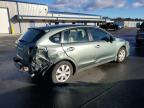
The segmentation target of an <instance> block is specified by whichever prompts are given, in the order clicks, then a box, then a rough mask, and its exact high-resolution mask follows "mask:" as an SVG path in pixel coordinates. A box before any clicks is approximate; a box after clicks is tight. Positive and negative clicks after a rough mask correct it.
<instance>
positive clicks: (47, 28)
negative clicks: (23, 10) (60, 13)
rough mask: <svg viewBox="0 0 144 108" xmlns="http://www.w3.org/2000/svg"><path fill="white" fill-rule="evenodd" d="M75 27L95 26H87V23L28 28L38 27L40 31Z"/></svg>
mask: <svg viewBox="0 0 144 108" xmlns="http://www.w3.org/2000/svg"><path fill="white" fill-rule="evenodd" d="M75 27H95V26H87V25H72V24H71V25H50V26H47V27H35V28H29V29H38V30H42V31H45V32H46V31H49V30H52V29H68V28H75ZM95 28H97V27H95Z"/></svg>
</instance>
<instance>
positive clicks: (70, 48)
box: [67, 47, 75, 51]
mask: <svg viewBox="0 0 144 108" xmlns="http://www.w3.org/2000/svg"><path fill="white" fill-rule="evenodd" d="M74 50H75V48H74V47H69V48H67V51H74Z"/></svg>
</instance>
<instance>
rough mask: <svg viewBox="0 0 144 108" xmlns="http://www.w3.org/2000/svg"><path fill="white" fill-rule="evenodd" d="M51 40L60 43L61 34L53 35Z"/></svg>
mask: <svg viewBox="0 0 144 108" xmlns="http://www.w3.org/2000/svg"><path fill="white" fill-rule="evenodd" d="M50 40H51V41H52V42H54V43H60V42H61V34H60V33H57V34H55V35H53V36H52V37H50Z"/></svg>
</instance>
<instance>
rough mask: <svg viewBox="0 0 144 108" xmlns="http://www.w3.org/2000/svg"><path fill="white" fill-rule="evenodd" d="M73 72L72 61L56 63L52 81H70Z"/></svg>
mask: <svg viewBox="0 0 144 108" xmlns="http://www.w3.org/2000/svg"><path fill="white" fill-rule="evenodd" d="M72 74H73V67H72V65H71V63H69V62H67V61H62V62H60V63H58V64H56V65H55V66H54V68H53V70H52V82H53V83H55V84H56V83H65V82H68V81H69V80H70V78H71V76H72Z"/></svg>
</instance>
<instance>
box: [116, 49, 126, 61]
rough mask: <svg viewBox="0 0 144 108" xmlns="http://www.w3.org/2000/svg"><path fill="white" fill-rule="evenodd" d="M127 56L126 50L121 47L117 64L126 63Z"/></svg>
mask: <svg viewBox="0 0 144 108" xmlns="http://www.w3.org/2000/svg"><path fill="white" fill-rule="evenodd" d="M126 54H127V52H126V49H125V48H124V47H121V48H120V49H119V51H118V54H117V62H118V63H122V62H124V61H125V59H126Z"/></svg>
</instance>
